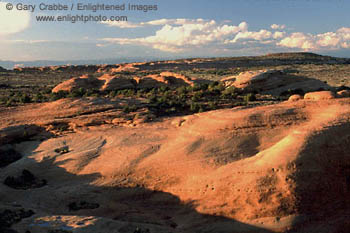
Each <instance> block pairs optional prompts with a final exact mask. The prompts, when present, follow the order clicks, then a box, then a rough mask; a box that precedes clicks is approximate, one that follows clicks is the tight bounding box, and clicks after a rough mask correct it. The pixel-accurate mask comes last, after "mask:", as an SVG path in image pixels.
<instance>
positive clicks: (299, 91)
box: [280, 88, 305, 96]
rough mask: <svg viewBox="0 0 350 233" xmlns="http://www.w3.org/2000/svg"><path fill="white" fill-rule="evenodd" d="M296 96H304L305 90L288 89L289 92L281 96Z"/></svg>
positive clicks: (284, 92)
mask: <svg viewBox="0 0 350 233" xmlns="http://www.w3.org/2000/svg"><path fill="white" fill-rule="evenodd" d="M295 94H298V95H304V94H305V92H304V90H303V89H301V88H298V89H288V90H287V91H283V92H282V93H281V94H280V95H281V96H291V95H295Z"/></svg>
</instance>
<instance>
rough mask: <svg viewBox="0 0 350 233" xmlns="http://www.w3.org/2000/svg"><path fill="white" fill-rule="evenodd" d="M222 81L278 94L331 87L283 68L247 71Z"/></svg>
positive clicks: (234, 85)
mask: <svg viewBox="0 0 350 233" xmlns="http://www.w3.org/2000/svg"><path fill="white" fill-rule="evenodd" d="M221 81H222V82H224V84H225V86H233V87H236V88H241V89H243V90H246V91H251V92H259V93H263V94H271V95H276V96H278V95H283V94H284V93H287V92H291V91H296V90H299V91H300V92H303V93H306V92H311V91H317V90H329V89H330V86H329V85H327V84H326V83H324V82H322V81H320V80H317V79H312V78H306V77H301V76H295V75H290V74H288V73H286V72H284V71H281V70H258V71H246V72H242V73H240V74H239V75H236V76H230V77H226V78H223V79H222V80H221Z"/></svg>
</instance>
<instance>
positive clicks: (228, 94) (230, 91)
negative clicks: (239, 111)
mask: <svg viewBox="0 0 350 233" xmlns="http://www.w3.org/2000/svg"><path fill="white" fill-rule="evenodd" d="M221 94H222V97H224V98H236V97H237V94H238V93H237V89H236V88H235V87H228V88H226V89H225V90H223V91H222V92H221Z"/></svg>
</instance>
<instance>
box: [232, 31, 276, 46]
mask: <svg viewBox="0 0 350 233" xmlns="http://www.w3.org/2000/svg"><path fill="white" fill-rule="evenodd" d="M271 37H272V33H271V32H270V31H267V30H265V29H261V30H260V31H258V32H250V31H243V32H239V33H238V34H237V35H236V36H235V38H234V39H233V40H231V41H230V42H231V43H236V42H237V41H238V40H256V41H263V40H266V39H270V38H271Z"/></svg>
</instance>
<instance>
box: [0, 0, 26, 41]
mask: <svg viewBox="0 0 350 233" xmlns="http://www.w3.org/2000/svg"><path fill="white" fill-rule="evenodd" d="M6 4H7V2H0V36H6V35H9V34H14V33H17V32H20V31H23V30H25V29H26V28H28V27H29V24H30V13H28V12H27V11H18V10H16V9H15V7H14V9H13V10H6Z"/></svg>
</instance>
